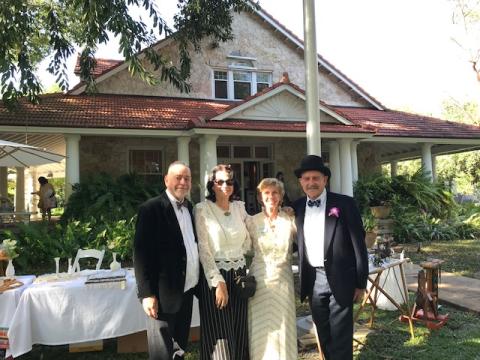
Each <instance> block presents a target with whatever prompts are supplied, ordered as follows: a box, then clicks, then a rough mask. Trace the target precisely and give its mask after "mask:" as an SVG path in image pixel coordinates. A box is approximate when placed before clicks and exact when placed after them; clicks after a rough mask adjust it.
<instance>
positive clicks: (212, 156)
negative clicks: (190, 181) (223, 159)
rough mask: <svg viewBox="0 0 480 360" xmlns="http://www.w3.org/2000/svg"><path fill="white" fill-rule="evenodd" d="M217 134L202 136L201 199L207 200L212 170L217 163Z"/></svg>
mask: <svg viewBox="0 0 480 360" xmlns="http://www.w3.org/2000/svg"><path fill="white" fill-rule="evenodd" d="M217 139H218V136H217V135H203V136H202V137H201V138H200V200H201V201H203V200H205V193H206V191H207V187H206V185H207V181H208V175H209V174H210V171H211V170H212V169H213V168H214V167H215V166H216V165H217Z"/></svg>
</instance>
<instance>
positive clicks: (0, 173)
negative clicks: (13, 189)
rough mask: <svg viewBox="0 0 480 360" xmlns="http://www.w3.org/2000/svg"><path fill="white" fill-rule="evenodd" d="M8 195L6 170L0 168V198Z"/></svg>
mask: <svg viewBox="0 0 480 360" xmlns="http://www.w3.org/2000/svg"><path fill="white" fill-rule="evenodd" d="M7 193H8V168H7V167H6V166H0V196H5V197H6V196H7Z"/></svg>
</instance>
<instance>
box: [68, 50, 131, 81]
mask: <svg viewBox="0 0 480 360" xmlns="http://www.w3.org/2000/svg"><path fill="white" fill-rule="evenodd" d="M95 60H96V62H97V64H96V65H95V67H94V68H93V71H92V75H93V76H94V77H98V76H100V75H102V74H103V73H104V72H106V71H107V70H111V69H112V68H113V67H114V66H116V65H118V64H121V63H123V60H112V59H99V58H96V59H95ZM73 73H74V74H75V75H80V55H78V56H77V63H76V64H75V69H74V70H73Z"/></svg>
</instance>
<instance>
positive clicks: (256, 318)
mask: <svg viewBox="0 0 480 360" xmlns="http://www.w3.org/2000/svg"><path fill="white" fill-rule="evenodd" d="M247 227H248V230H249V232H250V237H251V239H252V246H253V251H254V257H253V262H252V264H251V266H250V272H249V274H251V275H254V276H255V279H256V280H257V291H256V293H255V295H254V296H253V297H252V298H250V300H249V303H248V337H249V347H250V360H296V359H297V327H296V314H295V295H294V294H295V293H294V286H293V273H292V267H291V254H292V243H293V237H294V234H295V222H294V218H293V217H290V216H289V215H287V214H286V213H285V212H280V213H279V215H278V216H277V218H276V219H275V221H274V222H273V223H272V224H270V223H269V221H268V219H267V217H266V215H265V214H264V213H263V212H262V213H259V214H257V215H255V216H253V217H251V218H250V219H249V220H248V221H247Z"/></svg>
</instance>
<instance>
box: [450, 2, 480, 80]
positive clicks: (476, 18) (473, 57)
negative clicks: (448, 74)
mask: <svg viewBox="0 0 480 360" xmlns="http://www.w3.org/2000/svg"><path fill="white" fill-rule="evenodd" d="M451 1H452V2H453V4H454V10H453V16H452V19H453V23H454V24H456V25H458V30H459V31H458V33H457V34H456V35H455V36H454V37H453V41H454V42H455V43H456V44H457V45H458V46H459V47H460V48H462V49H463V50H464V51H465V53H466V54H467V57H468V61H469V62H470V63H471V64H472V69H473V71H474V72H475V76H476V78H477V80H478V81H480V0H451Z"/></svg>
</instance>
